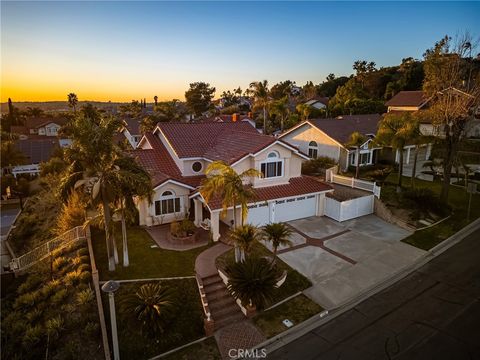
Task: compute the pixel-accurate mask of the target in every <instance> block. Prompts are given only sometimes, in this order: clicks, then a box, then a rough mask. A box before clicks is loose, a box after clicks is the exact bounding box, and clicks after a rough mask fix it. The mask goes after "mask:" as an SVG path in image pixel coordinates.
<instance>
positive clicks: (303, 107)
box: [296, 104, 312, 121]
mask: <svg viewBox="0 0 480 360" xmlns="http://www.w3.org/2000/svg"><path fill="white" fill-rule="evenodd" d="M296 109H297V111H298V113H299V114H300V116H301V119H302V120H303V121H307V120H308V117H309V116H310V114H311V112H312V108H311V107H310V105H308V104H298V105H297V107H296Z"/></svg>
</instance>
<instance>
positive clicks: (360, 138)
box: [345, 131, 367, 178]
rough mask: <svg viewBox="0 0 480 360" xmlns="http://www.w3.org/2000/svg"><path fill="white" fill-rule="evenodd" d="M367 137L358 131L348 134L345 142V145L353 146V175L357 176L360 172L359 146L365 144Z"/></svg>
mask: <svg viewBox="0 0 480 360" xmlns="http://www.w3.org/2000/svg"><path fill="white" fill-rule="evenodd" d="M366 141H367V138H366V137H365V136H364V135H363V134H361V133H359V132H358V131H355V132H353V133H352V134H350V137H349V139H348V142H347V143H346V144H345V146H347V147H353V148H354V149H355V164H356V166H355V177H356V178H358V175H359V174H360V147H361V146H362V145H363V144H365V142H366Z"/></svg>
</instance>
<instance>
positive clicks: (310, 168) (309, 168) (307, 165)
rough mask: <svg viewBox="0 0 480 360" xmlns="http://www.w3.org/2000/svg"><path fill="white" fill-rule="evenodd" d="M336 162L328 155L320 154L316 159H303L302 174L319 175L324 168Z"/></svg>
mask: <svg viewBox="0 0 480 360" xmlns="http://www.w3.org/2000/svg"><path fill="white" fill-rule="evenodd" d="M335 164H336V162H335V160H334V159H332V158H329V157H328V156H320V157H317V158H316V159H311V160H308V161H305V162H304V163H303V164H302V174H305V175H319V174H323V173H325V170H326V169H328V168H331V167H332V166H334V165H335Z"/></svg>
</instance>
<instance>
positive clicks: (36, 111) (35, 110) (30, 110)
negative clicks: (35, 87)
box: [25, 106, 44, 117]
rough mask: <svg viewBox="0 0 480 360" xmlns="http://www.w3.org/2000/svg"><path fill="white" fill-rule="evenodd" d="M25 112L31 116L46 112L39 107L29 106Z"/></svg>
mask: <svg viewBox="0 0 480 360" xmlns="http://www.w3.org/2000/svg"><path fill="white" fill-rule="evenodd" d="M25 114H26V115H27V116H29V117H40V116H42V115H43V114H44V111H43V110H42V109H40V108H39V107H31V106H28V107H27V110H26V111H25Z"/></svg>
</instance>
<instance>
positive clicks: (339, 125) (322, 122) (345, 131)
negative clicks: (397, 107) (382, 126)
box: [309, 114, 382, 145]
mask: <svg viewBox="0 0 480 360" xmlns="http://www.w3.org/2000/svg"><path fill="white" fill-rule="evenodd" d="M381 119H382V115H380V114H366V115H342V116H338V117H336V118H334V119H312V120H309V122H310V123H311V124H312V125H313V126H315V127H316V128H318V129H320V130H322V131H323V132H324V133H325V134H327V135H328V136H330V137H331V138H333V139H335V140H336V141H338V142H339V143H340V144H342V145H343V144H345V143H347V142H348V140H349V137H350V135H351V134H352V133H353V132H355V131H358V132H359V133H361V134H363V135H367V134H376V133H377V128H378V123H379V122H380V120H381Z"/></svg>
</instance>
